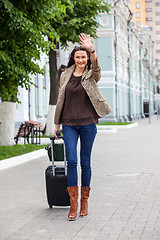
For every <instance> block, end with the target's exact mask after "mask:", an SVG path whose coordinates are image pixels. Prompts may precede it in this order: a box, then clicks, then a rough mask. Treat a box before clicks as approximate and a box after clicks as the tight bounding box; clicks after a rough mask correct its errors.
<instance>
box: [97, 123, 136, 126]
mask: <svg viewBox="0 0 160 240" xmlns="http://www.w3.org/2000/svg"><path fill="white" fill-rule="evenodd" d="M132 123H133V122H103V123H98V124H97V125H117V126H118V125H129V124H132Z"/></svg>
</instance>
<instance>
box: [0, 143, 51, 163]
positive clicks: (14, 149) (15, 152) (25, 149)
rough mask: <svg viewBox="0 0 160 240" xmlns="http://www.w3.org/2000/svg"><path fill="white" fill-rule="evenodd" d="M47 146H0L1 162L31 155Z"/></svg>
mask: <svg viewBox="0 0 160 240" xmlns="http://www.w3.org/2000/svg"><path fill="white" fill-rule="evenodd" d="M45 146H46V145H37V144H25V145H18V144H17V145H13V146H0V160H3V159H6V158H11V157H15V156H19V155H22V154H25V153H29V152H32V151H35V150H38V149H41V148H44V147H45Z"/></svg>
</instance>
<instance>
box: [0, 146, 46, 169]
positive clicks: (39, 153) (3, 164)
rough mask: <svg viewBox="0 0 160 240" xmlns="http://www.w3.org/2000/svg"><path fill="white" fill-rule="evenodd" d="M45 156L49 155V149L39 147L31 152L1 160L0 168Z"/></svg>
mask: <svg viewBox="0 0 160 240" xmlns="http://www.w3.org/2000/svg"><path fill="white" fill-rule="evenodd" d="M43 156H47V151H46V150H45V149H39V150H36V151H33V152H30V153H25V154H23V155H20V156H16V157H12V158H7V159H4V160H1V161H0V170H4V169H7V168H11V167H15V166H17V165H19V164H23V163H26V162H29V161H32V160H35V159H37V158H39V157H43Z"/></svg>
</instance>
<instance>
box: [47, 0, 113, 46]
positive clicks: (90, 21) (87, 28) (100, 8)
mask: <svg viewBox="0 0 160 240" xmlns="http://www.w3.org/2000/svg"><path fill="white" fill-rule="evenodd" d="M61 2H62V3H63V4H64V5H65V6H66V14H62V15H59V16H58V19H57V21H54V20H53V21H52V26H54V29H55V30H56V32H57V34H58V35H59V37H60V43H61V46H63V47H67V46H68V42H72V43H75V42H78V41H79V38H78V35H79V34H80V33H83V32H84V33H87V34H90V35H91V36H92V37H96V31H97V28H98V27H99V26H100V25H99V23H98V21H97V16H98V14H99V13H104V12H109V9H110V7H111V6H110V5H109V4H108V3H107V1H106V0H102V1H101V0H80V1H77V0H70V1H66V0H62V1H61Z"/></svg>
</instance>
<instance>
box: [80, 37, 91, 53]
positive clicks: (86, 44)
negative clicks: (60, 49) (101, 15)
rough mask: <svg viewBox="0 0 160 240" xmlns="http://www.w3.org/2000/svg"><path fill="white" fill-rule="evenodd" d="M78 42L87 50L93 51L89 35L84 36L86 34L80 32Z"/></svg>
mask: <svg viewBox="0 0 160 240" xmlns="http://www.w3.org/2000/svg"><path fill="white" fill-rule="evenodd" d="M79 39H80V43H81V44H82V46H83V47H84V48H86V49H87V50H88V51H89V52H92V51H93V44H92V42H91V38H90V35H88V36H86V34H84V33H81V34H80V35H79Z"/></svg>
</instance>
